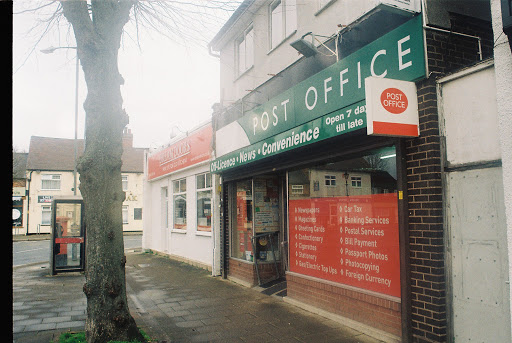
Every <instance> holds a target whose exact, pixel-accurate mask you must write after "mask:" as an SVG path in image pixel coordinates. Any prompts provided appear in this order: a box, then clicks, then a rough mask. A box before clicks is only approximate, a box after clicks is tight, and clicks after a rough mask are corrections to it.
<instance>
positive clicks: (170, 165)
mask: <svg viewBox="0 0 512 343" xmlns="http://www.w3.org/2000/svg"><path fill="white" fill-rule="evenodd" d="M211 143H212V128H211V124H207V125H204V126H201V127H199V128H197V129H196V130H193V131H191V132H189V133H188V134H187V136H186V137H180V138H178V139H177V140H174V141H173V142H171V143H170V145H169V146H167V147H165V148H162V149H160V150H157V151H154V152H152V153H150V154H148V156H147V158H146V163H145V183H144V208H145V209H146V215H145V216H144V232H143V239H142V245H143V246H142V247H143V249H146V250H151V251H154V252H156V253H160V254H164V255H167V256H169V257H170V258H173V259H177V260H180V261H183V262H186V263H189V264H192V265H195V266H198V267H201V268H204V269H207V270H210V271H211V272H212V274H213V275H218V264H219V263H218V256H219V255H218V248H217V249H216V248H215V247H216V243H217V242H216V240H215V237H216V236H215V233H216V232H217V231H216V230H217V228H218V225H216V219H215V216H218V211H217V210H216V199H215V196H214V187H213V183H214V179H213V178H214V176H213V175H212V174H211V173H210V171H209V162H210V159H211V153H212V149H211ZM217 220H218V219H217ZM217 236H218V233H217Z"/></svg>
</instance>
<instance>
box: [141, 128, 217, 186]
mask: <svg viewBox="0 0 512 343" xmlns="http://www.w3.org/2000/svg"><path fill="white" fill-rule="evenodd" d="M212 132H213V131H212V126H211V125H208V126H206V127H204V128H203V129H201V130H198V131H196V132H194V133H192V134H190V135H189V136H187V137H185V138H183V139H182V140H180V141H179V142H177V143H175V144H173V145H171V146H169V147H167V148H165V149H163V150H160V151H157V152H155V153H154V154H152V155H150V156H149V157H148V180H152V179H155V178H157V177H160V176H164V175H167V174H170V173H172V172H175V171H177V170H180V169H183V168H186V167H190V166H192V165H194V164H197V163H200V162H204V161H208V160H209V159H210V157H211V143H212Z"/></svg>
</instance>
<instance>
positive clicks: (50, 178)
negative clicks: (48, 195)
mask: <svg viewBox="0 0 512 343" xmlns="http://www.w3.org/2000/svg"><path fill="white" fill-rule="evenodd" d="M55 177H57V178H55ZM45 181H50V183H51V184H53V182H56V183H57V182H58V188H47V187H46V186H47V185H46V184H45ZM61 187H62V176H61V174H41V190H42V191H60V190H61Z"/></svg>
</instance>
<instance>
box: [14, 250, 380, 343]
mask: <svg viewBox="0 0 512 343" xmlns="http://www.w3.org/2000/svg"><path fill="white" fill-rule="evenodd" d="M126 256H127V263H126V283H127V297H128V306H129V308H130V312H131V313H132V316H133V317H134V319H135V321H136V322H137V325H138V326H139V327H140V328H142V329H143V330H144V331H145V332H146V333H147V334H148V335H149V336H150V337H151V338H152V339H153V340H154V342H159V343H170V342H257V343H264V342H303V343H305V342H315V343H317V342H341V343H344V342H347V343H349V342H350V343H355V342H359V343H375V342H381V341H379V340H377V339H375V338H372V337H370V336H367V335H365V334H364V333H362V332H359V331H357V330H354V329H352V328H349V327H347V326H344V325H343V324H341V323H340V322H338V321H335V320H331V319H329V318H326V317H323V316H320V315H317V314H314V313H312V312H308V311H306V310H304V309H301V308H299V307H296V306H294V305H292V304H290V303H288V302H285V301H283V297H281V296H278V295H275V294H274V295H267V294H265V293H271V292H265V291H264V290H263V291H262V288H247V287H244V286H241V285H238V284H236V283H234V282H232V281H229V280H225V279H222V278H221V277H213V276H211V274H210V273H209V272H208V271H206V270H203V269H200V268H197V267H194V266H191V265H188V264H185V263H182V262H178V261H174V260H171V259H169V258H167V257H165V256H160V255H155V254H151V253H144V252H141V251H140V250H139V251H136V250H135V251H133V250H132V251H129V252H127V253H126ZM12 281H13V284H12V286H13V294H12V301H13V331H12V332H13V342H15V343H36V342H37V343H39V342H41V343H49V342H55V341H57V339H58V337H59V336H60V334H61V333H62V332H66V331H83V330H84V326H85V318H86V298H85V295H84V293H83V291H82V287H83V284H84V282H85V277H84V275H83V274H81V273H76V272H73V273H62V274H57V275H55V276H49V266H48V264H47V263H46V264H45V263H42V264H41V263H40V264H32V265H25V266H20V267H14V268H13V280H12ZM280 294H283V292H280Z"/></svg>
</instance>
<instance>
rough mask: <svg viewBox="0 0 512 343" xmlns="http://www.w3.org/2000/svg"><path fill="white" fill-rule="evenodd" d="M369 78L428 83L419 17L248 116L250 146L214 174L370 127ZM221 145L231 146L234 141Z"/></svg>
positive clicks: (242, 122) (216, 166)
mask: <svg viewBox="0 0 512 343" xmlns="http://www.w3.org/2000/svg"><path fill="white" fill-rule="evenodd" d="M369 76H377V77H383V78H391V79H398V80H404V81H417V80H420V79H422V78H424V77H425V52H424V40H423V27H422V19H421V16H420V15H418V16H416V17H414V18H412V19H411V20H409V21H408V22H407V23H405V24H403V25H401V26H400V27H398V28H396V29H395V30H393V31H391V32H389V33H387V34H385V35H384V36H382V37H380V38H378V39H377V40H375V41H373V42H372V43H370V44H368V45H366V46H365V47H363V48H361V49H359V50H358V51H356V52H355V53H353V54H351V55H349V56H347V57H346V58H344V59H342V60H341V61H339V62H337V63H336V64H333V65H331V66H330V67H327V68H325V69H324V70H322V71H321V72H319V73H317V74H315V75H313V76H312V77H310V78H308V79H306V80H304V81H302V82H301V83H299V84H297V85H295V86H293V87H292V88H290V89H288V90H287V91H285V92H283V93H281V94H280V95H278V96H277V97H275V98H273V99H271V100H269V101H268V102H267V103H265V104H263V105H261V106H258V107H256V108H254V109H253V110H251V111H249V112H248V113H247V114H246V115H244V116H243V117H242V118H240V119H239V120H238V122H237V123H236V124H237V125H238V126H239V127H241V128H242V129H243V133H244V135H245V136H247V141H248V142H249V144H248V145H246V146H244V147H242V148H240V147H239V146H236V144H235V145H234V146H236V148H235V149H234V150H236V151H232V152H229V153H227V154H224V155H223V156H221V157H220V158H218V159H217V160H215V161H214V162H212V163H211V166H210V169H211V171H212V172H221V171H223V170H226V169H230V168H233V167H236V166H238V165H242V164H245V163H249V162H252V161H255V160H258V159H261V158H265V157H268V156H270V155H275V154H278V153H281V152H284V151H288V150H290V149H294V148H297V147H299V146H303V145H306V144H311V143H313V142H316V141H320V140H323V139H326V138H330V137H333V136H336V135H341V134H344V133H346V132H350V131H353V130H356V129H360V128H363V127H366V115H365V102H364V99H365V90H364V80H365V78H367V77H369ZM356 112H357V113H356ZM219 139H221V140H222V139H225V140H229V139H230V135H225V134H224V135H222V136H221V137H217V141H219ZM222 143H223V144H224V145H226V144H227V143H226V142H222Z"/></svg>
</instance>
